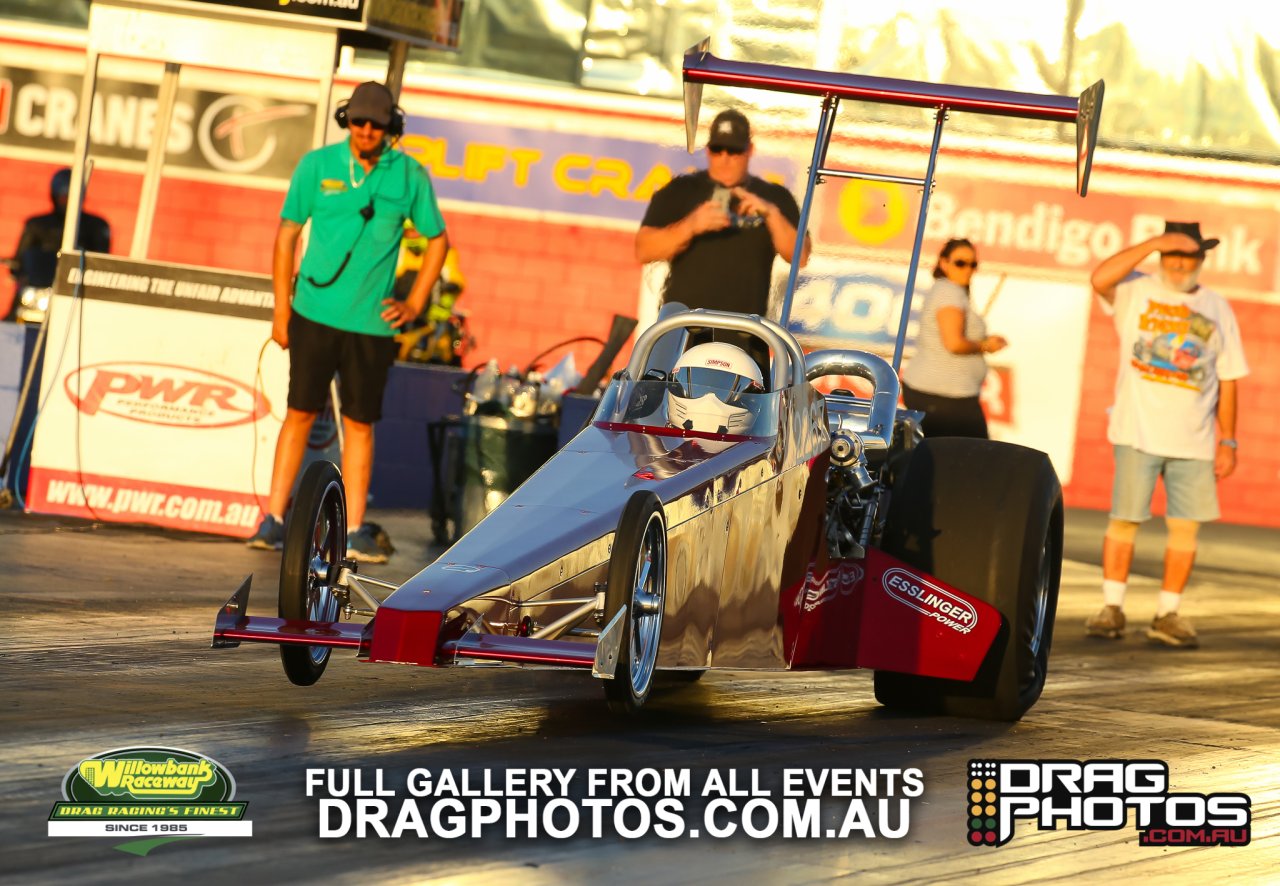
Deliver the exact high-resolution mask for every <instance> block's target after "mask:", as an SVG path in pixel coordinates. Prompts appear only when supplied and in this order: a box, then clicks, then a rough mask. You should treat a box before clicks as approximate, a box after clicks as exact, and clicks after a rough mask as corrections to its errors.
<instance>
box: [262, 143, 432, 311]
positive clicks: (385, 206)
mask: <svg viewBox="0 0 1280 886" xmlns="http://www.w3.org/2000/svg"><path fill="white" fill-rule="evenodd" d="M352 167H353V158H352V156H351V149H350V147H349V146H348V143H347V142H346V141H342V142H338V143H337V144H332V145H326V146H324V147H323V148H317V149H316V150H314V151H310V152H308V153H307V154H305V155H304V156H303V158H302V159H301V160H300V161H298V168H297V169H296V170H294V173H293V178H292V180H290V182H289V193H288V194H287V195H286V196H285V200H284V208H283V209H281V210H280V215H281V217H282V218H286V219H288V220H289V221H292V222H297V223H298V224H303V223H305V222H306V221H307V220H308V219H310V220H311V233H310V235H309V238H308V242H307V251H306V253H305V254H304V255H303V257H302V266H301V268H300V269H299V271H298V285H297V288H296V290H295V292H294V297H293V309H294V310H295V311H297V312H298V313H299V314H301V315H302V316H304V317H306V318H307V319H308V320H312V321H314V322H316V323H323V324H324V325H326V326H332V327H333V328H335V329H343V330H346V331H348V332H360V333H364V334H365V335H382V336H390V335H395V332H396V331H395V329H393V328H392V327H391V326H390V325H389V324H388V323H387V321H385V320H383V319H382V318H381V316H379V315H380V314H381V313H382V311H383V307H382V300H383V299H385V298H390V297H391V291H392V287H393V286H394V285H395V275H396V262H397V260H398V259H399V257H400V238H401V236H402V235H403V233H404V220H405V219H406V218H408V219H412V220H413V226H414V227H415V228H417V229H418V230H419V231H420V232H421V233H423V234H425V235H426V236H427V237H437V236H439V235H440V234H442V233H444V219H443V218H442V217H441V215H440V208H439V206H438V205H437V204H436V195H435V190H434V189H433V188H432V186H431V179H430V178H429V177H428V175H427V173H426V170H424V169H423V168H422V166H421V165H420V164H419V163H418V162H417V161H416V160H414V159H412V158H410V157H408V156H406V155H405V154H402V153H401V152H400V151H387V152H386V153H384V154H383V155H382V157H381V158H380V159H379V160H378V163H377V165H376V166H374V167H373V169H372V170H370V171H369V173H368V175H367V176H366V175H365V172H364V170H363V169H361V168H360V164H359V163H355V164H354V169H353V168H352ZM370 206H371V207H373V217H372V218H370V219H369V220H368V221H367V222H366V221H365V219H364V218H363V217H362V216H361V214H360V213H361V210H365V209H367V207H370ZM348 250H350V251H351V259H350V260H349V261H348V262H347V266H346V267H345V268H343V269H342V273H341V274H338V278H337V279H336V280H334V282H333V283H332V284H331V285H329V286H317V285H316V283H326V282H328V281H329V280H330V279H332V278H333V276H334V274H335V273H336V272H337V270H338V267H339V266H340V265H341V264H342V259H343V256H345V255H346V254H347V251H348ZM312 280H314V281H315V283H312V282H311V281H312Z"/></svg>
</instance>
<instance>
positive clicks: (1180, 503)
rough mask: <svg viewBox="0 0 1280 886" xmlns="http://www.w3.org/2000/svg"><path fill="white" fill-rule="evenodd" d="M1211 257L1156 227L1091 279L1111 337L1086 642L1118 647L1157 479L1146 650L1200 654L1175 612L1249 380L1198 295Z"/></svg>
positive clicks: (1194, 234)
mask: <svg viewBox="0 0 1280 886" xmlns="http://www.w3.org/2000/svg"><path fill="white" fill-rule="evenodd" d="M1217 245H1218V241H1217V240H1215V239H1205V238H1204V237H1202V236H1201V235H1200V224H1199V222H1165V231H1164V233H1163V234H1162V235H1160V236H1159V237H1153V238H1151V239H1150V240H1146V241H1144V242H1142V243H1139V244H1137V245H1135V246H1130V247H1129V248H1128V249H1125V250H1123V251H1121V252H1118V253H1116V254H1115V255H1113V256H1111V258H1109V259H1107V260H1106V261H1104V262H1103V263H1102V264H1100V265H1098V267H1097V269H1096V270H1094V272H1093V277H1092V278H1091V282H1092V283H1093V288H1094V290H1095V291H1096V292H1097V293H1098V295H1099V296H1101V298H1102V299H1103V300H1104V301H1105V302H1106V303H1107V305H1108V306H1109V307H1110V308H1111V310H1112V313H1113V316H1114V318H1115V325H1116V332H1117V333H1119V336H1120V366H1119V370H1118V372H1117V374H1116V394H1115V397H1116V399H1115V405H1114V406H1113V407H1112V409H1111V420H1110V423H1109V424H1108V427H1107V439H1108V440H1109V441H1110V442H1111V444H1112V445H1113V446H1114V448H1115V460H1116V470H1115V484H1114V486H1113V489H1112V493H1111V521H1110V523H1109V524H1108V525H1107V533H1106V536H1105V538H1104V539H1103V543H1102V577H1103V582H1102V596H1103V602H1104V605H1103V607H1102V610H1101V611H1100V612H1099V613H1098V614H1097V615H1095V616H1093V617H1092V618H1090V619H1089V620H1088V621H1087V622H1085V628H1086V631H1087V633H1088V635H1089V636H1091V637H1102V638H1105V639H1113V640H1114V639H1119V638H1120V637H1122V636H1124V630H1125V617H1124V609H1123V607H1124V594H1125V589H1126V587H1127V582H1128V579H1129V568H1130V565H1131V564H1132V562H1133V546H1134V539H1135V537H1136V536H1137V532H1138V525H1139V524H1140V523H1142V522H1143V521H1144V520H1146V519H1148V518H1149V517H1150V516H1151V496H1152V493H1153V492H1154V491H1155V485H1156V478H1157V477H1164V485H1165V493H1166V497H1167V500H1168V507H1167V509H1166V516H1165V522H1166V524H1167V526H1168V540H1167V544H1166V547H1165V557H1164V583H1163V584H1162V585H1161V591H1160V599H1159V602H1158V603H1157V606H1156V617H1155V620H1154V621H1153V622H1152V623H1151V627H1150V628H1149V629H1148V630H1147V639H1149V640H1151V641H1152V642H1154V643H1160V644H1164V645H1167V646H1181V647H1192V646H1196V645H1197V644H1198V642H1199V640H1198V638H1197V636H1196V631H1195V628H1193V627H1192V626H1191V623H1190V622H1189V621H1188V620H1187V619H1186V618H1184V617H1183V616H1181V615H1179V614H1178V604H1179V603H1180V602H1181V600H1182V591H1183V589H1184V588H1186V585H1187V579H1188V578H1189V577H1190V576H1191V568H1192V565H1193V564H1194V563H1195V555H1196V534H1197V532H1198V531H1199V528H1200V524H1201V523H1203V522H1205V521H1208V520H1216V519H1217V518H1218V491H1217V481H1219V480H1223V479H1225V478H1226V477H1228V476H1230V475H1231V473H1232V472H1233V471H1234V470H1235V468H1236V440H1235V430H1236V403H1237V402H1238V400H1237V388H1238V384H1237V380H1238V379H1241V378H1244V377H1245V376H1246V375H1248V374H1249V367H1248V366H1247V365H1246V363H1245V357H1244V349H1243V348H1242V346H1241V343H1240V328H1239V327H1238V326H1237V325H1236V318H1235V314H1234V313H1232V311H1231V305H1230V304H1229V303H1228V302H1227V300H1226V299H1225V298H1223V297H1222V296H1221V295H1219V294H1218V293H1216V292H1214V291H1213V290H1211V289H1206V288H1205V287H1203V286H1201V285H1200V284H1199V276H1200V269H1201V266H1202V265H1203V264H1204V258H1205V253H1206V252H1208V250H1210V249H1213V248H1214V247H1215V246H1217ZM1152 252H1158V253H1160V269H1159V272H1158V273H1157V274H1155V275H1148V274H1136V273H1134V269H1135V268H1136V267H1137V266H1138V264H1139V263H1140V262H1141V261H1142V260H1143V259H1145V258H1146V257H1147V256H1148V255H1150V254H1151V253H1152ZM1215 418H1216V419H1217V430H1218V433H1219V435H1220V436H1219V438H1218V439H1217V440H1216V442H1215V437H1214V419H1215Z"/></svg>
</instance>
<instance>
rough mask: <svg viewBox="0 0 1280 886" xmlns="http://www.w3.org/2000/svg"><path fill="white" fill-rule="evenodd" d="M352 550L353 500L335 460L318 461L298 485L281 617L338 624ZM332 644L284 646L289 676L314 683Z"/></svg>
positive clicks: (283, 561) (284, 561)
mask: <svg viewBox="0 0 1280 886" xmlns="http://www.w3.org/2000/svg"><path fill="white" fill-rule="evenodd" d="M346 552H347V503H346V495H345V493H344V491H343V487H342V475H341V474H340V473H339V472H338V468H337V467H336V466H335V465H333V464H332V463H331V462H327V461H317V462H312V463H311V465H310V467H308V468H307V470H306V473H304V474H303V475H302V482H301V483H299V484H298V495H297V499H296V500H295V502H294V505H293V511H292V513H291V514H290V516H289V525H288V526H287V527H286V528H285V535H284V551H283V553H282V555H281V558H280V617H281V618H284V619H289V620H294V621H317V622H334V621H337V619H338V609H339V604H338V597H337V595H336V594H335V592H334V584H335V583H336V582H337V580H338V574H339V573H340V572H341V571H342V558H343V557H345V556H346ZM329 652H330V648H329V647H328V646H295V645H286V646H281V647H280V661H281V663H282V664H283V665H284V672H285V674H286V675H287V676H288V677H289V680H290V681H291V682H293V683H296V684H297V685H299V686H310V685H311V684H312V683H314V682H316V681H317V680H319V679H320V675H321V674H323V673H324V669H325V667H326V666H327V665H328V664H329Z"/></svg>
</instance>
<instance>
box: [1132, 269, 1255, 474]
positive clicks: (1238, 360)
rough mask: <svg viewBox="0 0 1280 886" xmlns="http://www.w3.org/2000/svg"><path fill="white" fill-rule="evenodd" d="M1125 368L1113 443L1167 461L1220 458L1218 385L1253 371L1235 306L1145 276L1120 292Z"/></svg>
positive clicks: (1207, 293)
mask: <svg viewBox="0 0 1280 886" xmlns="http://www.w3.org/2000/svg"><path fill="white" fill-rule="evenodd" d="M1114 320H1115V325H1116V332H1117V333H1119V335H1120V367H1119V370H1118V372H1117V373H1116V395H1115V396H1116V399H1115V405H1114V406H1113V407H1112V409H1111V420H1110V422H1109V424H1108V427H1107V439H1108V440H1110V441H1111V442H1112V443H1113V444H1119V445H1123V446H1132V447H1133V448H1135V449H1138V450H1140V451H1142V452H1146V453H1150V454H1151V455H1159V456H1162V457H1164V458H1197V459H1207V460H1212V459H1213V456H1214V449H1215V444H1214V419H1215V417H1216V415H1217V406H1218V382H1219V380H1222V381H1231V380H1234V379H1238V378H1244V377H1245V376H1246V375H1248V374H1249V367H1248V365H1247V363H1246V362H1245V356H1244V348H1243V346H1242V344H1241V342H1240V328H1239V326H1237V325H1236V317H1235V313H1234V312H1232V310H1231V305H1230V304H1229V303H1228V302H1227V300H1226V299H1225V298H1223V297H1222V296H1221V295H1219V294H1218V293H1216V292H1214V291H1213V290H1211V289H1206V288H1205V287H1203V286H1201V287H1199V288H1198V289H1196V291H1195V292H1191V293H1183V292H1178V291H1177V290H1174V289H1170V288H1168V287H1166V286H1165V285H1164V284H1163V283H1161V282H1160V279H1159V278H1158V277H1153V276H1150V275H1147V274H1141V275H1139V276H1137V277H1134V278H1132V279H1130V280H1127V281H1125V282H1123V283H1121V284H1120V285H1119V286H1117V287H1116V298H1115V306H1114Z"/></svg>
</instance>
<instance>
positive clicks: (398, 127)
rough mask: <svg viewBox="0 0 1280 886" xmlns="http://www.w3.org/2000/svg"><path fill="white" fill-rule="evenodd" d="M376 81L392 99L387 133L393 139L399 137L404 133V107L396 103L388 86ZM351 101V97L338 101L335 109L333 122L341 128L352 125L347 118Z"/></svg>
mask: <svg viewBox="0 0 1280 886" xmlns="http://www.w3.org/2000/svg"><path fill="white" fill-rule="evenodd" d="M374 82H375V85H377V86H379V87H381V88H382V89H384V90H386V93H387V97H388V98H390V99H391V120H390V121H389V122H388V123H387V135H388V136H389V137H391V138H393V139H396V138H399V137H400V136H402V135H404V121H405V113H404V108H402V107H400V106H399V105H398V104H396V100H395V96H393V95H392V94H391V90H390V89H387V87H385V86H383V85H382V84H381V83H376V81H374ZM350 101H351V99H349V98H344V99H343V100H342V101H340V102H338V106H337V107H336V108H334V109H333V122H335V123H337V124H338V128H339V129H347V128H349V127H350V126H351V121H350V120H349V119H348V118H347V104H348V103H349V102H350Z"/></svg>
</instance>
